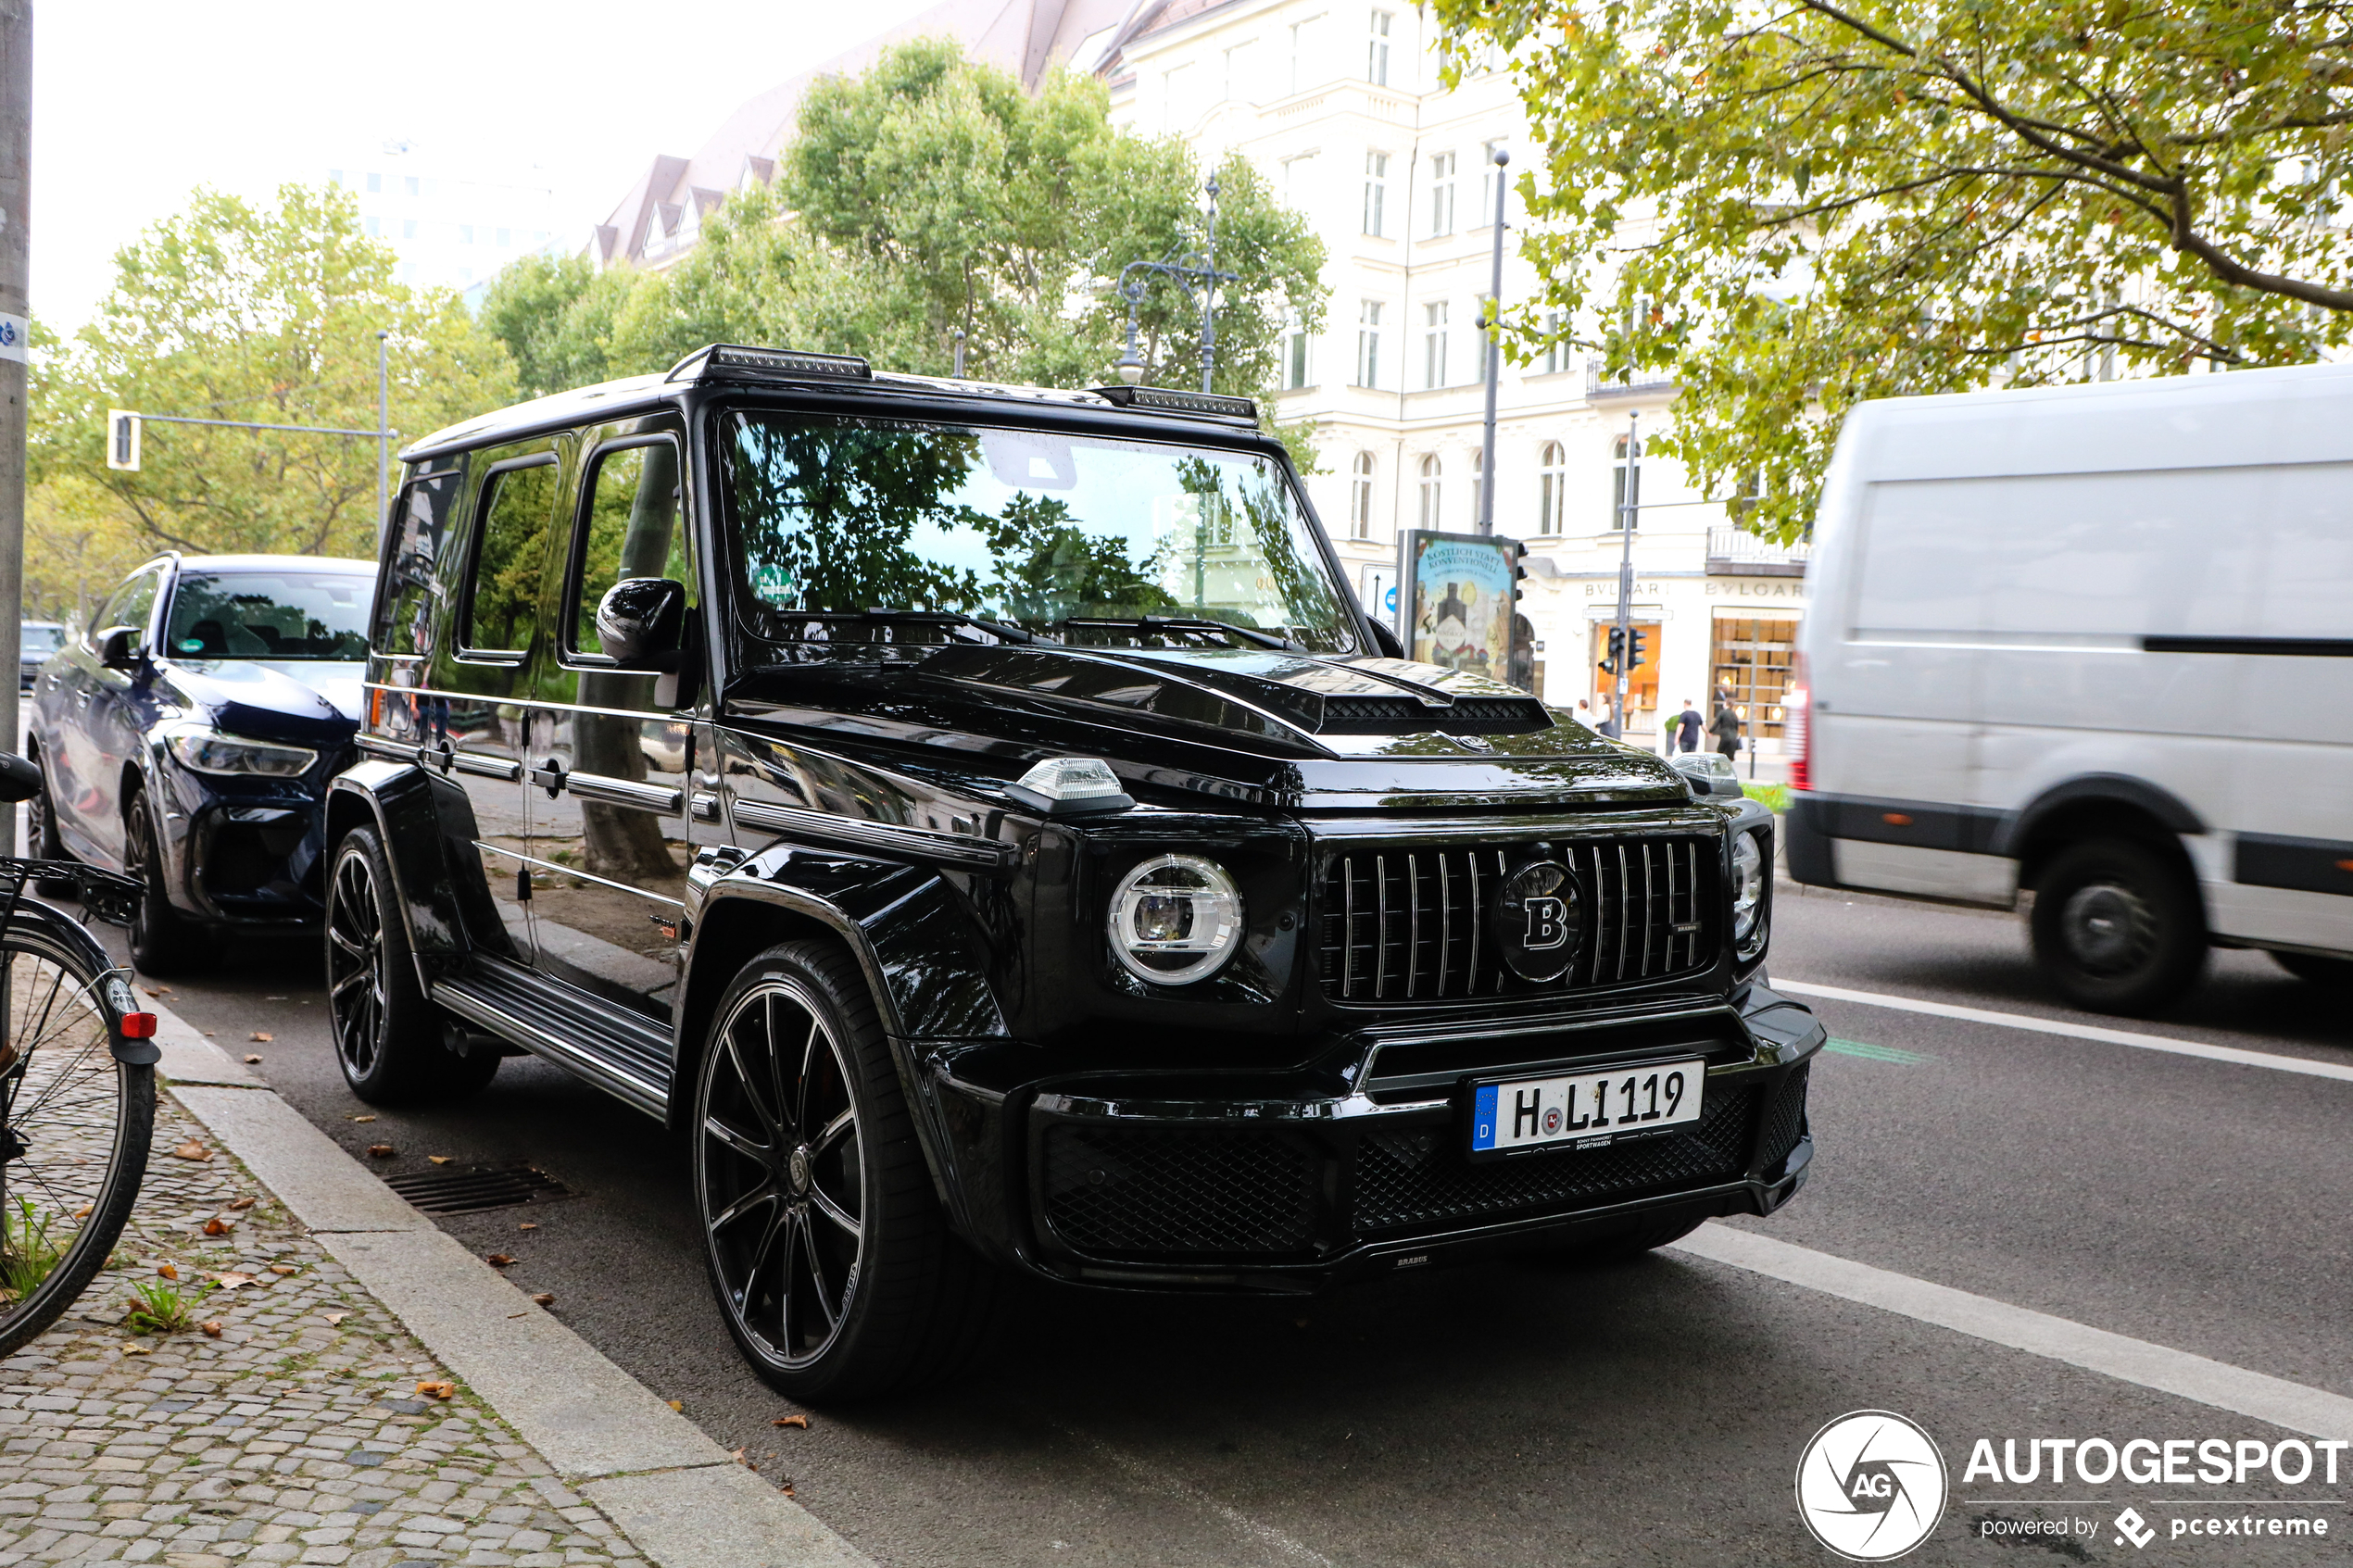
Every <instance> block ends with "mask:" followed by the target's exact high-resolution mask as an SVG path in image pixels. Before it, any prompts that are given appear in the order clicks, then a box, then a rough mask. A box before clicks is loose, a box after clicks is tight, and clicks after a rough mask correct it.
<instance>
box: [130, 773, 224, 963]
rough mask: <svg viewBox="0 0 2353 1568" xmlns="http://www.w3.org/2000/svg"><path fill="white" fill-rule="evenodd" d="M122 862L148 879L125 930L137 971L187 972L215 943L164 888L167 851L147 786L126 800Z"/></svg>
mask: <svg viewBox="0 0 2353 1568" xmlns="http://www.w3.org/2000/svg"><path fill="white" fill-rule="evenodd" d="M122 865H123V869H124V870H125V871H127V872H130V873H131V874H132V876H135V877H138V878H140V879H142V880H143V881H145V884H146V887H145V890H144V891H143V892H141V894H140V895H139V898H138V901H137V902H136V903H135V904H133V905H132V911H131V929H130V931H129V932H127V933H126V934H125V935H127V936H128V937H129V938H130V947H131V961H132V964H133V965H134V966H136V968H137V969H138V971H139V972H140V973H142V974H162V975H169V974H184V973H186V972H188V971H189V970H191V969H193V968H195V966H196V965H197V964H199V963H201V962H203V961H204V960H205V959H206V958H208V956H210V952H211V948H212V943H211V940H210V939H209V938H208V936H207V935H206V934H205V930H204V928H203V927H202V926H200V925H198V924H197V923H196V922H194V921H192V920H190V919H189V918H188V917H187V916H186V915H183V914H182V913H181V912H180V910H179V909H177V908H175V907H174V906H173V904H172V902H171V897H170V894H168V893H166V892H165V891H164V875H163V850H162V847H161V845H160V844H159V843H158V841H157V837H156V818H155V812H154V810H153V809H151V808H150V807H149V806H148V804H147V792H146V791H145V790H144V789H133V790H132V792H131V793H130V795H129V796H127V797H125V798H124V800H123V802H122Z"/></svg>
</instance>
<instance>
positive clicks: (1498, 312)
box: [1478, 147, 1512, 533]
mask: <svg viewBox="0 0 2353 1568" xmlns="http://www.w3.org/2000/svg"><path fill="white" fill-rule="evenodd" d="M1511 161H1512V155H1511V154H1509V153H1507V152H1505V151H1504V149H1503V148H1501V147H1498V148H1496V149H1495V269H1494V271H1493V273H1492V275H1491V277H1492V281H1491V282H1490V283H1489V284H1488V287H1487V431H1486V438H1485V440H1486V445H1485V446H1484V448H1483V449H1482V450H1481V452H1480V453H1479V458H1478V466H1479V483H1478V531H1479V532H1480V533H1494V532H1495V383H1497V381H1499V380H1500V379H1501V378H1502V375H1503V370H1504V188H1505V187H1504V165H1505V164H1507V163H1509V162H1511Z"/></svg>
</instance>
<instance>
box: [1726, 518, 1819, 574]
mask: <svg viewBox="0 0 2353 1568" xmlns="http://www.w3.org/2000/svg"><path fill="white" fill-rule="evenodd" d="M1813 555H1814V546H1813V544H1812V543H1811V542H1810V541H1806V540H1800V541H1799V542H1798V543H1796V544H1794V545H1777V544H1775V543H1773V542H1772V541H1771V540H1769V539H1760V538H1758V537H1757V536H1756V535H1755V534H1754V533H1750V532H1748V530H1746V529H1744V528H1739V527H1734V526H1730V525H1718V526H1717V527H1714V528H1711V529H1709V530H1708V531H1707V570H1708V573H1709V575H1711V576H1716V577H1803V576H1805V575H1806V562H1807V561H1808V560H1810V559H1811V558H1813Z"/></svg>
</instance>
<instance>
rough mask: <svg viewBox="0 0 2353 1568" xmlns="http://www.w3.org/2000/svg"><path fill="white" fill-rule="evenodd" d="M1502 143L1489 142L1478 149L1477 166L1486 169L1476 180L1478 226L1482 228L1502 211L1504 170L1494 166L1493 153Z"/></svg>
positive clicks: (1501, 147)
mask: <svg viewBox="0 0 2353 1568" xmlns="http://www.w3.org/2000/svg"><path fill="white" fill-rule="evenodd" d="M1503 145H1504V144H1503V143H1501V142H1490V143H1488V144H1486V145H1485V146H1483V147H1481V148H1479V150H1478V161H1479V167H1481V168H1482V169H1486V170H1487V172H1486V173H1485V174H1484V175H1483V176H1481V177H1480V179H1479V182H1478V226H1479V227H1480V228H1482V229H1484V228H1485V227H1487V225H1489V224H1490V223H1492V222H1494V221H1495V220H1497V219H1498V218H1500V217H1501V216H1502V215H1503V211H1504V170H1503V169H1498V168H1496V167H1495V155H1496V153H1498V152H1499V151H1501V150H1502V149H1503Z"/></svg>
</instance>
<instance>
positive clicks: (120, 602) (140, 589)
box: [90, 571, 163, 636]
mask: <svg viewBox="0 0 2353 1568" xmlns="http://www.w3.org/2000/svg"><path fill="white" fill-rule="evenodd" d="M162 582H163V574H162V573H161V572H159V571H143V572H141V573H140V574H139V575H138V576H136V577H134V578H132V580H131V581H130V582H128V583H124V584H123V585H122V586H121V587H120V589H118V590H117V591H116V593H115V596H114V597H113V598H111V599H109V600H107V608H105V609H104V610H102V611H100V612H99V614H97V615H96V616H94V617H93V618H92V620H91V623H90V630H91V632H92V633H93V634H95V633H99V632H104V631H106V630H107V629H108V628H110V627H115V626H136V627H137V628H138V629H139V634H140V635H141V636H145V635H146V632H147V617H148V616H149V615H151V614H153V613H154V611H155V608H156V589H157V587H158V586H159V585H160V584H161V583H162Z"/></svg>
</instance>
